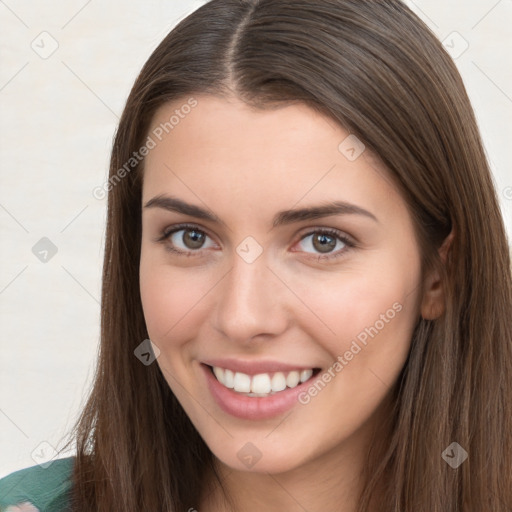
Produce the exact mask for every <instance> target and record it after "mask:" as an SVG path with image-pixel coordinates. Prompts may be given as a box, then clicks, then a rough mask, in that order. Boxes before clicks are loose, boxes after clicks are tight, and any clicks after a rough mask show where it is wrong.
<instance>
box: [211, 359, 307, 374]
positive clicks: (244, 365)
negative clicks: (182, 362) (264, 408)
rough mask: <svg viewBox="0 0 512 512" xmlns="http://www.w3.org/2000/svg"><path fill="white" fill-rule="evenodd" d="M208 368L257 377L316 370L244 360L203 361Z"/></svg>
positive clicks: (275, 362) (273, 362)
mask: <svg viewBox="0 0 512 512" xmlns="http://www.w3.org/2000/svg"><path fill="white" fill-rule="evenodd" d="M203 363H204V364H206V365H208V366H218V367H220V368H224V369H227V370H231V371H232V372H235V373H236V372H240V373H245V374H247V375H257V374H258V373H272V372H291V371H293V370H298V371H301V370H310V369H314V368H316V367H315V366H311V365H306V366H304V365H302V364H289V363H282V362H280V361H247V360H243V359H209V360H207V361H203Z"/></svg>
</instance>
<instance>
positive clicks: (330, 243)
mask: <svg viewBox="0 0 512 512" xmlns="http://www.w3.org/2000/svg"><path fill="white" fill-rule="evenodd" d="M313 246H314V247H315V249H317V250H318V251H320V252H329V251H331V250H332V249H334V248H335V247H336V238H335V237H333V236H331V235H326V234H325V233H318V234H316V235H315V236H313Z"/></svg>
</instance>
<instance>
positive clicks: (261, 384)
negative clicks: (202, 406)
mask: <svg viewBox="0 0 512 512" xmlns="http://www.w3.org/2000/svg"><path fill="white" fill-rule="evenodd" d="M213 373H214V374H215V377H216V378H217V380H218V381H219V382H220V383H221V384H223V385H224V386H225V387H227V388H230V389H234V390H235V391H237V392H238V393H246V394H247V396H258V397H263V396H269V395H272V394H274V393H278V392H279V391H283V390H285V389H286V388H287V387H288V388H295V387H297V386H298V385H299V383H302V382H305V381H307V380H308V379H310V378H311V376H312V375H313V370H312V369H308V370H300V371H299V370H293V371H291V372H288V373H283V372H276V373H274V374H273V375H272V377H271V376H270V375H269V374H268V373H259V374H257V375H253V376H250V375H247V374H246V373H241V372H236V373H233V372H232V371H231V370H227V369H224V368H220V367H218V366H214V367H213Z"/></svg>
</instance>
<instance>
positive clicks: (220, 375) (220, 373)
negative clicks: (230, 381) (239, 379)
mask: <svg viewBox="0 0 512 512" xmlns="http://www.w3.org/2000/svg"><path fill="white" fill-rule="evenodd" d="M227 371H229V370H227ZM213 373H214V374H215V377H217V380H219V381H221V382H224V368H219V367H218V366H214V367H213Z"/></svg>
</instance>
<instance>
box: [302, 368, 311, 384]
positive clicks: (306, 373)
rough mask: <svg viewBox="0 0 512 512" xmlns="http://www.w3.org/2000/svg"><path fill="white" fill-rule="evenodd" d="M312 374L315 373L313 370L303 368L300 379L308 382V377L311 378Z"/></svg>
mask: <svg viewBox="0 0 512 512" xmlns="http://www.w3.org/2000/svg"><path fill="white" fill-rule="evenodd" d="M311 375H313V370H302V371H301V372H300V381H301V382H306V381H307V380H308V379H310V378H311Z"/></svg>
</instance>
